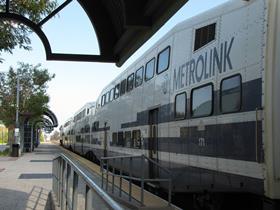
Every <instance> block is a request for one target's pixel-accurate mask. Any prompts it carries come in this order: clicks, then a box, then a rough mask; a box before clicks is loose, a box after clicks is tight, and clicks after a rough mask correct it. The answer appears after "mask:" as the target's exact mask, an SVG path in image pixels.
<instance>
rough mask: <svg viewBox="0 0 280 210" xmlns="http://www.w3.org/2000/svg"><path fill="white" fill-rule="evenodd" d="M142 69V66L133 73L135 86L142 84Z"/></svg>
mask: <svg viewBox="0 0 280 210" xmlns="http://www.w3.org/2000/svg"><path fill="white" fill-rule="evenodd" d="M143 71H144V67H143V66H142V67H141V68H140V69H138V70H137V71H136V73H135V87H138V86H140V85H142V83H143Z"/></svg>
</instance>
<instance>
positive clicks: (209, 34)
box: [194, 23, 216, 51]
mask: <svg viewBox="0 0 280 210" xmlns="http://www.w3.org/2000/svg"><path fill="white" fill-rule="evenodd" d="M215 35H216V23H213V24H210V25H208V26H204V27H202V28H198V29H196V30H195V44H194V51H196V50H198V49H200V48H201V47H203V46H205V45H206V44H208V43H209V42H211V41H213V40H215Z"/></svg>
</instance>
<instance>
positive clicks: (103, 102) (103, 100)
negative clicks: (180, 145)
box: [101, 95, 106, 106]
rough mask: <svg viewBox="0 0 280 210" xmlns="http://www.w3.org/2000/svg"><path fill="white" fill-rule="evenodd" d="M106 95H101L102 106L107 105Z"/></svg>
mask: <svg viewBox="0 0 280 210" xmlns="http://www.w3.org/2000/svg"><path fill="white" fill-rule="evenodd" d="M105 97H106V96H105V95H103V96H102V97H101V106H104V105H105Z"/></svg>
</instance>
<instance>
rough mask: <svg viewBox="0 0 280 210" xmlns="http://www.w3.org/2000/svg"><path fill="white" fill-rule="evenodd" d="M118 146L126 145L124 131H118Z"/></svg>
mask: <svg viewBox="0 0 280 210" xmlns="http://www.w3.org/2000/svg"><path fill="white" fill-rule="evenodd" d="M117 145H118V146H122V147H124V145H125V144H124V138H123V132H118V142H117Z"/></svg>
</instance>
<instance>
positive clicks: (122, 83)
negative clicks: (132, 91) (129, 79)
mask: <svg viewBox="0 0 280 210" xmlns="http://www.w3.org/2000/svg"><path fill="white" fill-rule="evenodd" d="M125 86H126V79H124V80H123V81H122V82H121V90H120V95H123V94H125V89H126V88H125Z"/></svg>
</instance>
